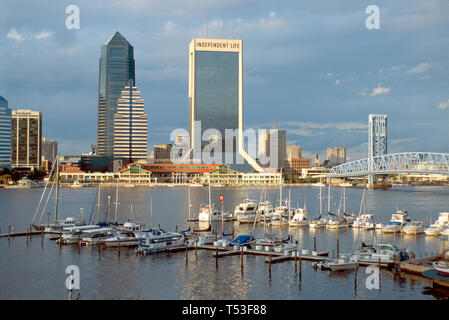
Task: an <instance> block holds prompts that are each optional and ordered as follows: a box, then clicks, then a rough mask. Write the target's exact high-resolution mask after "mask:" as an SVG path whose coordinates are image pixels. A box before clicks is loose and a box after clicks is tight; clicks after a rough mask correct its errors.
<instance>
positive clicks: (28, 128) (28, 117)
mask: <svg viewBox="0 0 449 320" xmlns="http://www.w3.org/2000/svg"><path fill="white" fill-rule="evenodd" d="M41 141H42V113H40V112H39V111H31V110H13V111H12V125H11V166H12V167H13V168H21V169H31V170H34V169H39V168H40V167H41V155H42V148H41Z"/></svg>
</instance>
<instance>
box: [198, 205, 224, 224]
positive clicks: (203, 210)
mask: <svg viewBox="0 0 449 320" xmlns="http://www.w3.org/2000/svg"><path fill="white" fill-rule="evenodd" d="M211 207H212V208H211ZM219 218H220V211H218V209H217V208H216V207H215V206H214V205H211V206H209V205H208V204H203V205H202V206H201V207H200V212H199V214H198V220H199V221H203V222H209V221H217V220H219Z"/></svg>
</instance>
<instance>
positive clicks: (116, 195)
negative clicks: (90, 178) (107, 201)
mask: <svg viewBox="0 0 449 320" xmlns="http://www.w3.org/2000/svg"><path fill="white" fill-rule="evenodd" d="M117 211H118V184H117V186H116V189H115V223H116V224H117Z"/></svg>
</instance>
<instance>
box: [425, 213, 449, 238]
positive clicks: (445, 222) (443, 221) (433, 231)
mask: <svg viewBox="0 0 449 320" xmlns="http://www.w3.org/2000/svg"><path fill="white" fill-rule="evenodd" d="M447 227H449V212H440V215H439V217H438V219H437V221H435V223H434V224H432V225H430V227H429V228H427V229H425V230H424V232H425V233H426V235H428V236H439V235H440V234H441V232H442V231H443V230H444V229H445V228H447Z"/></svg>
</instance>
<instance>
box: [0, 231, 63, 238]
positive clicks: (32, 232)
mask: <svg viewBox="0 0 449 320" xmlns="http://www.w3.org/2000/svg"><path fill="white" fill-rule="evenodd" d="M42 233H43V234H59V233H60V232H59V231H50V232H45V231H44V232H42V231H31V232H27V231H25V232H11V233H3V234H0V238H8V237H11V238H13V237H26V236H37V235H39V236H41V235H42Z"/></svg>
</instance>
